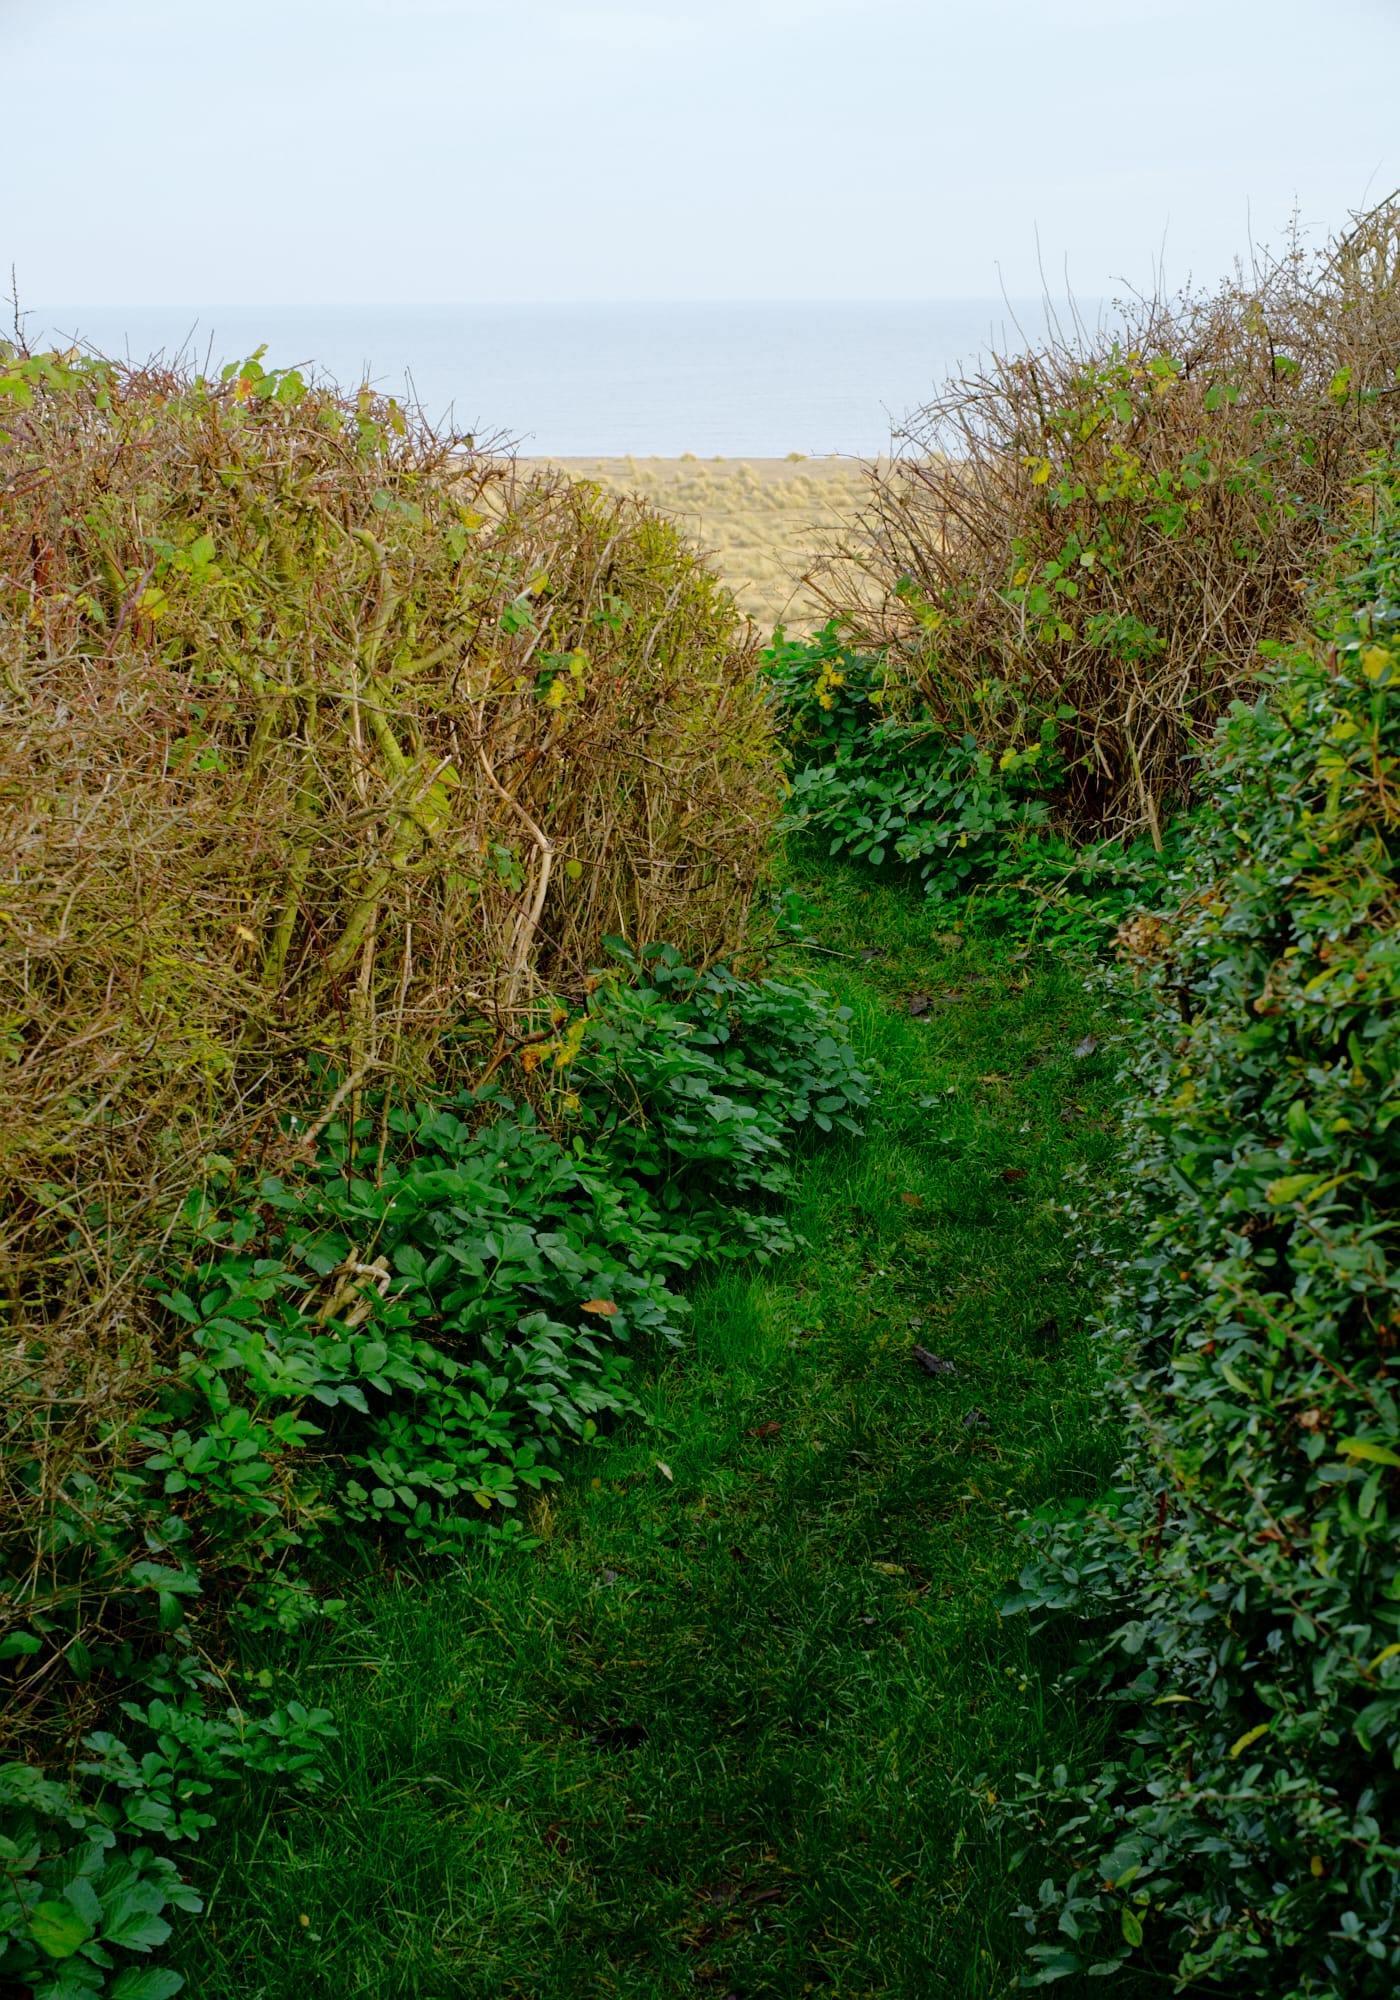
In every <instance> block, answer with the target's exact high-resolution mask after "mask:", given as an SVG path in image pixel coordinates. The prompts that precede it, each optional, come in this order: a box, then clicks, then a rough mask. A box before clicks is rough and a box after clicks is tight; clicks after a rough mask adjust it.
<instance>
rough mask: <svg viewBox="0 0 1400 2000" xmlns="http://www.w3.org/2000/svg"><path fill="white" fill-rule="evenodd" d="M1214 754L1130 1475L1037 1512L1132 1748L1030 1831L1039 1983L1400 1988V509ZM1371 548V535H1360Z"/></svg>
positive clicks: (1179, 1014) (1172, 1076) (1152, 1205)
mask: <svg viewBox="0 0 1400 2000" xmlns="http://www.w3.org/2000/svg"><path fill="white" fill-rule="evenodd" d="M1377 497H1378V501H1379V502H1380V503H1381V506H1382V511H1383V518H1382V523H1381V526H1380V528H1379V530H1378V532H1377V533H1376V535H1375V537H1374V538H1373V539H1372V540H1370V541H1369V542H1367V543H1366V544H1364V545H1362V546H1361V548H1360V567H1359V568H1358V569H1357V571H1356V573H1355V574H1354V575H1352V576H1350V577H1349V578H1348V579H1347V580H1346V582H1345V583H1344V585H1342V586H1339V587H1338V588H1337V589H1336V590H1335V591H1334V592H1333V594H1332V595H1331V596H1330V597H1329V598H1328V600H1327V602H1326V604H1325V605H1324V611H1323V621H1322V624H1321V627H1320V632H1321V637H1320V639H1319V641H1318V643H1317V644H1316V645H1314V646H1313V647H1311V648H1299V649H1295V650H1292V651H1287V652H1284V653H1282V654H1280V655H1279V656H1278V658H1277V659H1276V661H1275V662H1274V665H1273V667H1272V670H1271V673H1270V677H1269V685H1268V687H1267V690H1266V692H1265V694H1264V695H1263V696H1262V697H1261V698H1260V699H1259V700H1258V701H1257V702H1256V704H1255V705H1254V706H1253V707H1252V708H1245V707H1243V706H1239V707H1237V708H1236V709H1235V710H1234V712H1233V713H1232V715H1231V716H1230V718H1229V719H1228V722H1227V723H1226V725H1225V727H1224V729H1223V732H1222V734H1221V736H1220V739H1219V741H1218V743H1217V745H1216V747H1215V749H1214V750H1213V752H1212V753H1211V757H1210V760H1209V763H1208V765H1207V769H1206V773H1205V778H1204V784H1205V787H1206V789H1207V794H1208V796H1207V803H1206V809H1205V813H1204V817H1203V820H1202V823H1201V825H1200V827H1199V829H1198V831H1197V834H1196V837H1195V844H1194V848H1193V852H1192V856H1191V863H1190V867H1189V870H1188V872H1187V874H1186V876H1185V878H1184V881H1183V883H1182V885H1181V886H1182V894H1183V900H1182V901H1181V903H1180V907H1179V909H1178V910H1177V912H1176V914H1175V915H1174V916H1172V917H1169V918H1166V919H1161V920H1148V919H1142V920H1140V921H1139V923H1138V924H1137V925H1136V926H1135V929H1134V935H1133V937H1132V943H1133V945H1134V947H1135V951H1136V958H1137V963H1138V965H1139V967H1140V968H1142V969H1143V970H1144V971H1145V973H1146V977H1147V984H1148V988H1149V1034H1148V1041H1147V1045H1146V1051H1145V1053H1144V1055H1143V1058H1142V1063H1141V1083H1142V1090H1143V1096H1142V1100H1141V1104H1140V1107H1139V1109H1138V1111H1137V1113H1136V1121H1135V1131H1136V1138H1135V1154H1134V1164H1135V1167H1136V1169H1137V1179H1136V1187H1137V1189H1138V1192H1139V1200H1140V1203H1141V1208H1140V1220H1141V1223H1142V1227H1143V1233H1144V1250H1143V1253H1142V1255H1141V1258H1140V1259H1139V1261H1138V1262H1137V1263H1136V1264H1135V1265H1134V1267H1133V1268H1132V1270H1131V1272H1130V1273H1129V1274H1128V1281H1127V1285H1126V1289H1125V1293H1124V1296H1123V1300H1122V1305H1123V1311H1122V1314H1121V1316H1120V1324H1121V1331H1120V1338H1121V1341H1122V1357H1123V1358H1122V1363H1121V1364H1120V1365H1121V1366H1122V1367H1123V1368H1124V1369H1125V1371H1126V1373H1125V1377H1124V1388H1123V1393H1124V1394H1125V1397H1126V1400H1127V1405H1128V1412H1129V1421H1130V1422H1131V1424H1132V1427H1133V1431H1134V1434H1135V1452H1134V1457H1133V1459H1132V1461H1131V1462H1130V1463H1129V1464H1127V1465H1125V1466H1124V1467H1123V1468H1122V1471H1121V1473H1120V1476H1119V1485H1118V1488H1117V1490H1116V1491H1115V1493H1114V1494H1113V1496H1112V1497H1111V1499H1110V1500H1109V1501H1108V1502H1106V1503H1105V1504H1103V1505H1101V1506H1099V1507H1097V1508H1095V1509H1093V1510H1091V1511H1090V1512H1088V1513H1087V1514H1085V1515H1083V1516H1082V1517H1080V1518H1078V1519H1065V1518H1060V1519H1056V1520H1048V1521H1044V1522H1041V1523H1039V1524H1038V1525H1037V1526H1035V1528H1034V1531H1033V1532H1034V1540H1035V1553H1034V1556H1033V1559H1032V1560H1031V1561H1030V1562H1029V1564H1028V1566H1027V1568H1026V1571H1025V1573H1024V1575H1023V1576H1022V1579H1021V1590H1020V1592H1019V1593H1018V1595H1017V1596H1016V1597H1015V1598H1014V1599H1013V1600H1012V1605H1011V1608H1013V1609H1017V1610H1020V1611H1025V1612H1032V1613H1035V1614H1037V1615H1038V1616H1039V1617H1041V1618H1042V1619H1045V1618H1052V1617H1053V1618H1065V1617H1073V1618H1074V1619H1076V1620H1078V1621H1080V1622H1081V1625H1082V1630H1083V1634H1084V1650H1083V1656H1082V1659H1081V1662H1080V1664H1079V1666H1078V1667H1077V1669H1076V1673H1077V1676H1078V1678H1079V1679H1080V1681H1081V1682H1083V1683H1084V1684H1085V1685H1086V1686H1087V1687H1089V1688H1091V1689H1092V1690H1093V1691H1094V1692H1095V1694H1096V1695H1097V1696H1099V1697H1100V1698H1102V1699H1104V1700H1107V1701H1110V1702H1112V1703H1113V1704H1115V1705H1116V1707H1117V1709H1118V1712H1119V1727H1118V1731H1117V1747H1116V1749H1115V1752H1114V1754H1113V1756H1112V1758H1111V1760H1110V1761H1107V1762H1105V1763H1104V1764H1102V1765H1101V1766H1099V1767H1098V1768H1097V1769H1094V1770H1092V1771H1089V1772H1087V1773H1079V1774H1071V1773H1069V1772H1067V1771H1065V1770H1063V1769H1061V1770H1057V1771H1056V1772H1055V1773H1054V1774H1053V1776H1052V1777H1051V1778H1050V1779H1048V1780H1046V1779H1045V1777H1044V1775H1043V1774H1042V1776H1041V1777H1040V1778H1039V1779H1037V1780H1036V1782H1035V1785H1034V1786H1033V1788H1032V1790H1031V1791H1030V1792H1029V1794H1028V1796H1027V1797H1026V1799H1025V1800H1023V1802H1022V1804H1021V1807H1020V1809H1019V1814H1020V1818H1021V1820H1022V1822H1023V1824H1025V1825H1026V1826H1028V1827H1029V1828H1031V1829H1032V1831H1033V1832H1034V1833H1035V1836H1036V1839H1037V1841H1038V1842H1039V1843H1042V1844H1043V1845H1044V1847H1045V1848H1046V1850H1047V1852H1048V1854H1049V1857H1050V1862H1051V1869H1052V1872H1051V1873H1050V1874H1049V1875H1048V1876H1047V1878H1046V1880H1045V1882H1044V1885H1043V1886H1042V1889H1041V1892H1040V1899H1039V1906H1038V1907H1037V1908H1035V1909H1028V1910H1026V1911H1025V1912H1024V1914H1025V1916H1026V1919H1027V1923H1028V1926H1029V1928H1030V1929H1031V1930H1032V1931H1033V1933H1034V1934H1035V1936H1036V1939H1037V1942H1036V1943H1035V1945H1034V1946H1033V1948H1032V1953H1033V1957H1034V1959H1035V1962H1036V1965H1037V1968H1038V1971H1037V1979H1038V1980H1039V1981H1041V1982H1048V1981H1050V1980H1053V1979H1056V1978H1059V1977H1061V1976H1064V1975H1068V1974H1070V1973H1072V1972H1076V1971H1078V1970H1081V1969H1083V1968H1085V1967H1088V1968H1090V1969H1101V1970H1105V1971H1109V1970H1113V1969H1114V1968H1116V1967H1120V1966H1123V1965H1126V1964H1129V1963H1131V1964H1133V1965H1143V1966H1145V1967H1147V1968H1150V1969H1151V1970H1152V1971H1154V1972H1156V1973H1158V1974H1168V1975H1170V1976H1171V1977H1173V1978H1175V1980H1176V1981H1177V1982H1178V1983H1179V1985H1180V1986H1181V1987H1183V1988H1190V1990H1193V1991H1195V1990H1210V1991H1215V1990H1221V1991H1228V1992H1230V1993H1232V1994H1243V1993H1250V1994H1259V1995H1264V1994H1268V1995H1271V1996H1276V2000H1282V1996H1285V1995H1287V1996H1289V2000H1295V1996H1296V2000H1301V1996H1303V1995H1307V1996H1309V2000H1322V1996H1327V2000H1361V1996H1372V1995H1374V1996H1381V1995H1389V1994H1392V1993H1394V1992H1395V1990H1396V1988H1397V1985H1400V1842H1397V1839H1396V1832H1395V1828H1396V1823H1397V1812H1400V1776H1397V1766H1400V1541H1398V1540H1397V1524H1400V1401H1397V1397H1396V1378H1397V1363H1398V1362H1400V1261H1397V1252H1400V1123H1397V1114H1400V1010H1397V1001H1398V1000H1400V950H1397V945H1396V921H1397V916H1400V844H1398V843H1397V829H1398V828H1400V790H1397V787H1398V786H1400V514H1397V513H1396V512H1395V511H1394V502H1393V497H1392V496H1391V495H1387V494H1386V493H1385V491H1384V489H1383V488H1380V487H1378V488H1377ZM1353 553H1355V551H1353Z"/></svg>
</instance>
